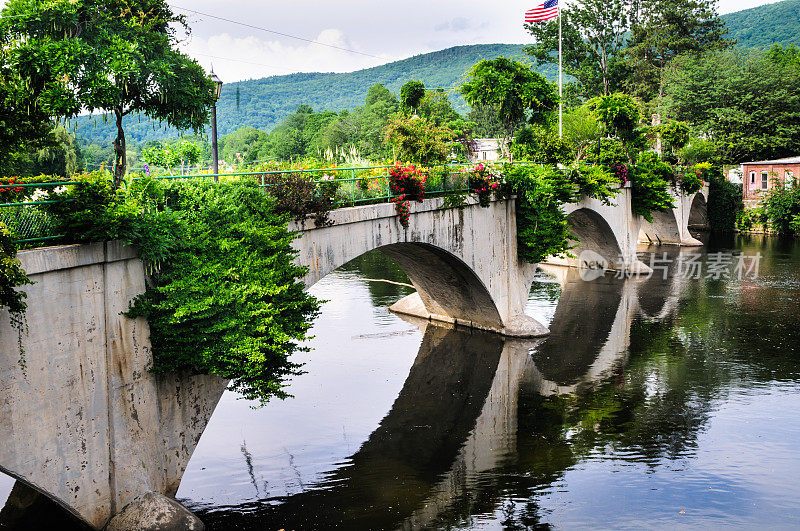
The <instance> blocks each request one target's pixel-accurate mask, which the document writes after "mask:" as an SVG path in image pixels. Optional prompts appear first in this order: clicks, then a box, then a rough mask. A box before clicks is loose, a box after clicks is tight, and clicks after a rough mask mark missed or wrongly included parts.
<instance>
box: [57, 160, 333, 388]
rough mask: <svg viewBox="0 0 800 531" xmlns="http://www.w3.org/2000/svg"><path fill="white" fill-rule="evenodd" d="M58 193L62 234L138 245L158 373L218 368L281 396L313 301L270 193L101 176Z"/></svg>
mask: <svg viewBox="0 0 800 531" xmlns="http://www.w3.org/2000/svg"><path fill="white" fill-rule="evenodd" d="M54 200H56V201H57V202H56V203H54V204H53V205H52V206H51V212H52V213H53V214H54V215H56V216H57V217H58V218H59V220H60V230H62V231H63V232H64V234H66V238H65V240H66V241H72V242H81V241H105V240H110V239H119V240H123V241H125V242H128V243H131V244H134V245H136V246H137V247H138V248H139V250H140V253H141V257H142V259H143V260H144V261H145V263H146V264H147V265H148V267H149V270H150V277H149V283H148V288H147V291H146V293H144V294H143V295H141V296H140V297H139V298H137V299H136V300H135V302H134V303H133V306H132V309H131V312H130V315H131V316H132V317H137V316H144V317H147V319H148V322H149V324H150V340H151V343H152V346H153V367H152V370H153V371H154V372H157V373H163V372H170V371H176V370H188V371H192V372H197V373H206V374H209V373H210V374H216V375H219V376H221V377H224V378H227V379H231V380H232V382H231V388H233V389H235V390H237V391H239V392H240V393H242V394H243V395H244V396H245V397H247V398H250V399H257V400H261V401H262V402H264V401H267V400H269V398H270V397H273V396H277V397H279V398H283V397H285V396H286V393H285V391H284V390H283V386H284V385H285V379H286V378H287V377H289V376H291V375H293V374H297V373H298V370H299V366H298V365H297V364H295V363H294V362H292V361H290V359H289V358H290V356H291V354H292V353H293V352H296V351H297V350H298V348H299V346H298V343H299V342H300V341H302V340H304V339H305V338H306V332H307V330H308V328H309V326H310V321H311V319H312V318H313V317H314V316H315V315H316V313H317V310H318V302H317V301H316V300H315V299H314V298H313V297H311V296H309V295H307V294H305V293H304V292H303V289H304V286H303V284H302V282H300V281H299V278H301V277H302V276H303V275H304V270H303V269H302V268H300V267H298V266H295V265H293V264H292V259H293V258H294V256H295V254H296V252H295V251H294V250H293V249H292V248H291V245H290V244H291V241H292V239H293V238H294V236H293V235H292V234H290V233H289V232H288V231H287V229H286V216H284V215H282V214H280V213H278V212H277V211H276V209H275V202H274V199H272V198H271V197H269V196H267V195H265V194H264V193H263V192H262V191H261V190H260V189H259V188H258V186H257V185H256V184H255V183H253V182H240V181H234V182H228V183H213V182H210V181H199V180H193V181H155V180H151V179H146V178H142V179H137V180H135V181H133V183H132V184H131V185H130V188H129V189H128V190H125V191H115V190H114V188H113V186H112V184H111V182H110V181H109V180H108V178H107V177H106V176H100V175H97V176H91V177H89V178H87V179H86V180H85V181H84V182H81V183H80V184H78V185H73V186H70V187H68V191H67V192H66V193H63V194H59V195H58V196H57V197H54Z"/></svg>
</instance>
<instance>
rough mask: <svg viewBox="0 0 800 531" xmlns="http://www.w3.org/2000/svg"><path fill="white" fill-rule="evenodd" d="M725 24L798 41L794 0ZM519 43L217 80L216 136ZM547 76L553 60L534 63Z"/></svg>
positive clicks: (90, 124) (433, 76) (339, 102)
mask: <svg viewBox="0 0 800 531" xmlns="http://www.w3.org/2000/svg"><path fill="white" fill-rule="evenodd" d="M722 18H723V19H724V20H725V22H726V23H727V25H728V29H729V31H730V34H729V37H730V38H736V39H738V43H737V45H738V46H739V47H741V48H751V47H763V46H770V45H772V44H773V43H780V44H791V43H793V44H798V45H800V0H783V1H782V2H778V3H775V4H767V5H764V6H759V7H755V8H752V9H747V10H744V11H738V12H736V13H730V14H728V15H724V16H723V17H722ZM522 48H523V45H521V44H476V45H469V46H456V47H454V48H447V49H445V50H440V51H438V52H432V53H427V54H423V55H417V56H415V57H410V58H408V59H404V60H402V61H396V62H393V63H388V64H385V65H381V66H377V67H374V68H369V69H366V70H358V71H356V72H347V73H340V74H337V73H302V74H290V75H283V76H272V77H267V78H262V79H253V80H248V81H241V82H238V83H228V84H226V85H224V86H223V90H222V97H221V99H220V102H219V104H218V107H217V110H218V112H217V114H218V118H219V131H220V134H221V135H224V134H227V133H230V132H232V131H235V130H236V129H238V128H240V127H244V126H252V127H256V128H258V129H262V130H267V131H269V130H272V129H273V128H274V127H275V126H277V125H278V124H279V123H281V122H282V121H283V120H284V119H285V118H286V117H287V116H289V115H290V114H291V113H293V112H294V111H295V110H296V109H297V107H298V106H299V105H301V104H308V105H310V106H311V107H312V108H313V109H314V110H315V111H321V110H328V111H342V110H344V109H353V108H356V107H359V106H361V105H363V103H364V98H365V96H366V94H367V91H369V89H370V87H372V86H373V85H375V84H376V83H383V84H384V85H385V86H386V87H387V88H388V89H389V90H391V91H393V92H397V91H398V90H399V89H400V86H401V85H402V84H403V83H405V82H406V81H408V80H411V79H419V80H421V81H423V82H424V83H425V85H426V86H427V87H429V88H436V87H442V88H444V89H454V88H455V87H457V86H458V85H459V84H461V82H462V80H463V77H464V74H465V73H466V72H467V70H469V68H470V67H471V66H472V65H473V64H475V63H476V62H478V61H480V60H481V59H494V58H496V57H499V56H505V57H511V58H517V59H523V60H530V57H528V56H526V55H525V53H524V52H523V50H522ZM539 71H540V73H542V74H544V75H545V76H547V77H548V78H549V79H552V80H554V79H555V75H556V71H555V68H554V67H553V66H552V65H548V66H546V67H544V68H541V69H539ZM450 97H451V99H452V101H453V104H454V107H455V108H456V110H458V111H459V112H462V113H463V112H464V111H466V108H465V105H464V102H463V100H462V99H461V97H460V96H459V95H458V94H456V93H455V91H454V90H450ZM76 122H77V134H78V136H80V137H82V138H83V139H84V140H85V141H86V142H88V143H97V144H101V145H105V144H110V143H111V142H112V141H113V139H114V136H115V135H116V128H115V127H114V126H113V124H112V123H104V121H103V119H102V117H99V116H98V117H81V118H79V119H78V120H76ZM126 122H127V123H126V132H127V134H128V138H129V140H132V141H133V142H134V143H136V142H143V141H147V140H150V139H162V138H169V137H175V136H177V135H178V132H177V131H175V130H171V129H165V128H163V127H161V128H160V127H159V126H158V125H157V124H154V123H153V122H151V121H149V120H146V119H141V120H140V119H139V118H138V117H137V116H129V117H127V118H126Z"/></svg>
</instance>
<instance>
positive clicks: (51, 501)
mask: <svg viewBox="0 0 800 531" xmlns="http://www.w3.org/2000/svg"><path fill="white" fill-rule="evenodd" d="M0 472H2V473H3V474H6V475H7V476H9V477H11V478H13V479H15V480H16V481H15V482H14V486H13V487H12V489H11V493H10V494H9V496H8V499H7V500H6V503H5V505H4V506H3V507H2V508H0V529H19V530H24V529H31V530H33V529H59V530H63V531H85V530H89V529H91V527H90V526H89V525H88V524H87V523H86V522H84V521H83V520H82V519H81V517H80V516H79V515H77V514H76V513H75V512H74V511H73V510H72V508H70V507H69V506H68V505H66V504H65V503H63V502H62V501H61V500H59V499H58V497H56V496H53V495H51V494H49V493H48V492H46V491H44V490H43V489H40V488H37V487H36V486H35V485H33V484H31V483H28V482H27V481H25V480H23V479H21V478H20V477H19V476H18V475H16V474H14V473H13V472H11V471H10V470H7V469H5V468H4V467H2V466H0Z"/></svg>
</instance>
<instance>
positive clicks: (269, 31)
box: [172, 4, 384, 60]
mask: <svg viewBox="0 0 800 531" xmlns="http://www.w3.org/2000/svg"><path fill="white" fill-rule="evenodd" d="M172 7H174V8H175V9H180V10H181V11H186V12H189V13H195V14H196V15H202V16H204V17H210V18H215V19H217V20H222V21H224V22H230V23H231V24H239V25H240V26H245V27H247V28H251V29H256V30H260V31H265V32H267V33H273V34H275V35H280V36H281V37H289V38H290V39H297V40H298V41H303V42H308V43H311V44H316V45H319V46H325V47H327V48H333V49H335V50H341V51H343V52H349V53H355V54H358V55H364V56H366V57H373V58H375V59H380V60H384V58H383V57H379V56H377V55H372V54H369V53H365V52H359V51H357V50H352V49H350V48H345V47H343V46H336V45H335V44H325V43H324V42H319V41H315V40H313V39H306V38H305V37H298V36H297V35H291V34H289V33H283V32H280V31H275V30H271V29H267V28H263V27H261V26H254V25H253V24H248V23H246V22H240V21H238V20H233V19H230V18H225V17H220V16H217V15H211V14H209V13H203V12H202V11H197V10H194V9H189V8H188V7H181V6H176V5H175V4H173V5H172Z"/></svg>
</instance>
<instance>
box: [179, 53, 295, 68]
mask: <svg viewBox="0 0 800 531" xmlns="http://www.w3.org/2000/svg"><path fill="white" fill-rule="evenodd" d="M187 53H190V54H191V55H202V56H203V57H210V58H212V59H219V60H220V61H234V62H237V63H245V64H248V65H256V66H266V67H267V68H279V69H281V70H286V71H287V72H295V70H292V69H291V68H286V67H285V66H275V65H267V64H264V63H254V62H253V61H245V60H243V59H234V58H233V57H219V56H218V55H211V54H209V53H198V52H187Z"/></svg>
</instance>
